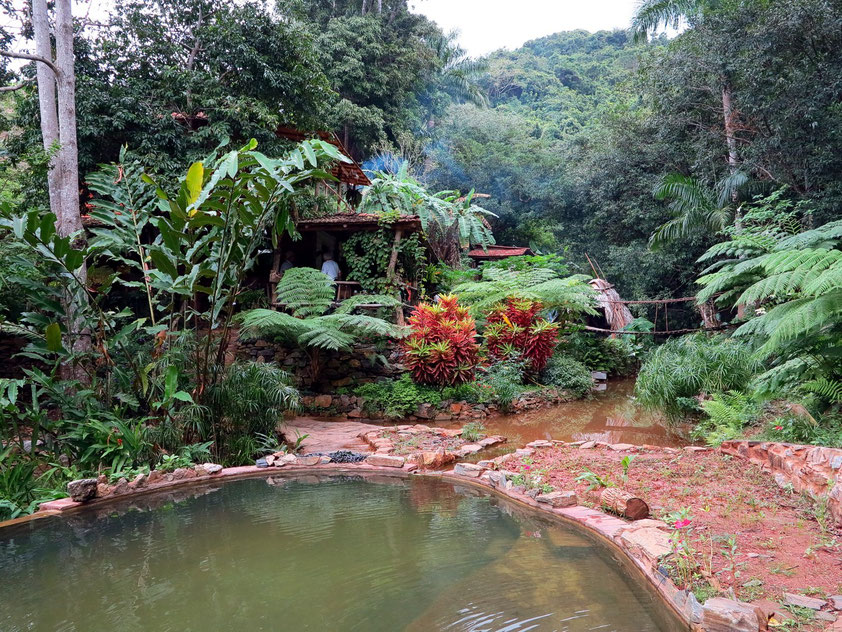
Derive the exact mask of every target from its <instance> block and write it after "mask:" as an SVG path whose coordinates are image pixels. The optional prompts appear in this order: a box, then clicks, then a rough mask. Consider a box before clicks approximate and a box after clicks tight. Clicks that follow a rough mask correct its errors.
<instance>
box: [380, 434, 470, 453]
mask: <svg viewBox="0 0 842 632" xmlns="http://www.w3.org/2000/svg"><path fill="white" fill-rule="evenodd" d="M459 432H460V431H459V430H439V432H434V431H430V432H416V433H413V434H406V433H401V432H399V431H398V430H397V429H393V428H384V429H381V432H380V436H381V437H384V438H386V439H389V440H390V441H392V442H393V443H394V444H395V449H394V452H392V454H398V455H407V454H411V453H413V452H419V451H421V452H437V451H439V450H441V449H444V450H445V451H446V452H453V451H455V450H458V449H459V448H461V447H462V446H464V445H467V444H469V443H470V441H465V440H464V439H463V438H462V437H460V436H459V435H458V433H459Z"/></svg>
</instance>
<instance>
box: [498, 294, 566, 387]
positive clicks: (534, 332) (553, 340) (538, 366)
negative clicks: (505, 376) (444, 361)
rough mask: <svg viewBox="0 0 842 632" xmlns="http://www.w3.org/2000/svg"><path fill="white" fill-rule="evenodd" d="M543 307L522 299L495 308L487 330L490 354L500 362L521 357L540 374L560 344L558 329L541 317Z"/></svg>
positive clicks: (507, 300)
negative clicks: (517, 355)
mask: <svg viewBox="0 0 842 632" xmlns="http://www.w3.org/2000/svg"><path fill="white" fill-rule="evenodd" d="M543 307H544V306H543V305H542V304H541V303H540V302H539V301H533V300H530V299H520V298H507V299H506V300H505V301H504V302H503V303H501V304H500V305H499V306H497V307H495V308H494V309H493V310H492V311H491V313H490V314H489V315H488V318H487V323H488V324H487V325H486V327H485V343H486V345H487V347H488V352H489V353H490V354H491V355H492V356H493V357H495V358H499V359H504V358H508V357H510V356H511V355H512V354H513V353H519V354H520V355H521V357H522V358H523V359H524V360H525V361H526V362H527V368H528V369H529V370H530V371H532V372H535V373H537V372H539V371H541V370H542V369H543V368H544V367H545V366H547V362H548V361H549V359H550V357H552V355H553V351H554V350H555V348H556V345H557V344H558V328H559V326H558V324H557V323H551V322H549V321H548V320H547V319H545V318H542V317H541V316H539V315H538V314H539V313H540V311H541V310H542V309H543Z"/></svg>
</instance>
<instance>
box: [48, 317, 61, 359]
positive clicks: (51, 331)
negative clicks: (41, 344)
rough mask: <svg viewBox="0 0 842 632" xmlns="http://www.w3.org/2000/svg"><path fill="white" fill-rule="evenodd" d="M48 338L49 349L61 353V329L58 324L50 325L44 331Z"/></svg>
mask: <svg viewBox="0 0 842 632" xmlns="http://www.w3.org/2000/svg"><path fill="white" fill-rule="evenodd" d="M44 334H45V336H46V337H47V349H49V350H50V351H56V352H58V351H61V348H62V347H61V327H59V326H58V323H50V324H49V325H47V327H46V329H45V330H44Z"/></svg>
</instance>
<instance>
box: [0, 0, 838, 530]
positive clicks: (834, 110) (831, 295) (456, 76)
mask: <svg viewBox="0 0 842 632" xmlns="http://www.w3.org/2000/svg"><path fill="white" fill-rule="evenodd" d="M3 6H5V5H2V4H0V7H3ZM677 20H678V21H679V22H680V23H681V24H682V25H683V26H682V30H681V31H680V33H679V34H677V35H675V36H674V37H672V38H667V37H666V36H664V35H659V34H658V33H659V30H660V28H661V27H663V26H664V25H667V24H673V23H676V21H677ZM31 27H32V25H31V24H28V23H26V21H25V23H24V24H23V28H22V30H21V32H20V36H21V37H23V38H31V36H32V33H31V32H30V31H31V30H32V28H31ZM630 27H631V28H630V30H628V31H626V30H617V31H612V32H599V33H587V32H584V31H572V32H562V33H557V34H554V35H551V36H548V37H545V38H541V39H539V40H535V41H531V42H527V43H525V44H524V45H523V46H522V47H521V48H519V49H517V50H513V51H498V52H496V53H493V54H491V55H489V56H488V57H486V58H483V59H479V60H477V59H471V58H470V57H469V56H468V55H467V54H466V53H465V51H463V50H462V49H461V48H460V47H459V46H458V44H457V39H456V36H455V35H454V34H449V33H444V32H442V30H441V29H440V28H439V27H438V26H437V25H436V24H435V23H433V22H431V21H430V20H429V19H427V18H426V17H424V16H423V15H420V14H417V13H414V12H413V11H411V10H410V7H409V5H408V3H407V2H406V0H382V1H378V2H377V3H374V2H370V1H368V0H278V2H277V3H276V4H271V3H264V2H258V1H251V0H249V1H245V2H236V3H234V2H227V3H225V2H215V1H211V0H186V1H185V2H178V3H177V2H174V1H173V0H155V1H154V2H143V1H141V0H116V2H114V4H113V7H112V9H111V12H110V15H109V16H108V17H107V19H105V20H103V21H102V22H93V21H91V20H80V21H79V22H78V24H77V33H76V38H75V48H76V80H77V92H76V99H77V109H78V121H77V123H78V136H79V165H80V183H79V184H80V204H82V205H83V206H82V208H83V209H84V211H85V213H86V214H89V215H90V216H91V217H92V218H93V220H95V221H97V222H99V226H98V227H97V228H95V229H92V230H91V235H90V239H89V241H88V243H77V242H76V241H73V240H71V239H70V238H69V236H67V235H59V234H57V232H56V226H55V223H54V220H55V219H56V218H55V216H53V215H51V214H50V213H49V212H48V209H49V208H50V207H49V200H48V196H47V188H46V182H47V178H46V174H47V165H48V163H49V160H50V157H51V151H52V150H50V151H44V150H43V149H42V142H41V133H40V129H39V108H38V99H37V96H38V95H37V91H36V89H35V84H34V82H32V79H33V76H34V66H33V64H28V65H24V66H22V67H20V70H19V71H18V70H17V68H18V67H16V66H11V65H9V63H8V60H5V58H2V59H3V60H5V61H0V74H2V78H3V79H5V80H8V83H12V82H14V81H18V80H20V81H22V84H21V86H20V87H19V88H16V89H15V90H12V91H10V92H4V93H3V95H2V101H0V103H2V106H3V107H2V108H0V121H2V123H1V124H0V125H1V126H2V155H1V156H0V179H1V180H2V184H0V211H2V213H0V215H2V223H1V224H0V328H2V329H3V331H4V332H5V333H12V334H15V335H18V336H24V337H26V338H27V340H28V341H29V347H28V348H27V350H26V352H25V354H26V355H27V357H28V358H29V359H31V360H35V361H37V362H38V364H37V365H36V366H35V367H34V368H30V369H28V373H27V374H26V379H14V380H3V381H2V382H0V415H2V416H1V417H0V419H2V421H3V425H2V427H0V430H2V432H3V443H2V447H0V498H2V499H5V500H3V502H2V503H0V518H2V517H4V516H14V515H18V514H20V513H25V512H27V511H31V510H32V508H33V507H35V506H37V501H38V500H41V499H44V498H48V497H51V496H52V495H55V494H57V493H59V494H60V493H62V492H60V491H58V492H57V491H56V490H60V489H61V488H62V486H63V483H64V482H65V481H66V480H67V479H69V478H73V477H78V476H81V475H87V474H90V473H93V472H102V471H107V473H108V476H109V477H112V478H120V477H131V476H135V475H137V474H139V473H143V472H145V471H148V468H149V467H156V466H164V467H169V466H170V465H172V464H173V463H176V462H178V463H182V462H183V463H188V464H189V463H191V462H199V461H203V460H207V459H210V458H214V459H216V460H218V461H221V462H224V463H232V464H233V463H245V462H250V461H251V459H253V458H254V457H255V456H256V455H260V454H263V453H266V452H267V451H272V450H274V449H277V448H278V447H279V445H278V437H277V436H276V435H275V434H274V431H275V422H276V421H277V419H278V418H279V416H280V415H281V414H282V413H283V412H284V411H286V410H290V409H294V408H295V407H296V406H297V403H298V392H297V390H296V389H295V388H294V387H293V385H292V380H291V378H290V376H288V375H287V374H285V373H284V372H283V371H281V370H280V369H278V368H277V367H274V366H272V365H266V366H257V365H256V364H248V363H234V364H226V362H225V359H226V336H227V335H228V333H229V331H230V330H231V329H232V328H234V326H235V324H236V325H240V324H242V325H244V330H245V333H246V334H259V333H266V332H271V333H272V335H276V336H279V337H281V336H283V337H286V338H287V339H289V340H290V341H292V342H291V344H296V345H298V346H300V347H301V348H302V349H303V350H304V351H305V353H306V354H307V355H308V357H309V359H310V364H311V372H312V374H313V375H314V376H316V375H318V373H319V369H320V366H321V363H322V357H323V356H324V355H325V354H326V353H330V352H331V351H336V350H340V349H347V348H349V347H350V345H351V344H352V343H353V342H354V341H355V340H357V339H358V338H363V337H366V336H374V335H377V336H391V337H394V338H401V337H404V342H403V343H402V345H403V350H404V353H405V355H406V356H407V357H409V358H410V360H411V361H410V363H409V364H410V372H411V374H412V377H413V378H414V382H412V381H411V380H410V378H409V377H407V376H404V377H401V378H399V379H398V380H395V381H394V383H389V384H382V385H380V386H379V387H368V391H369V392H367V393H366V394H365V396H366V397H369V398H371V399H374V398H375V395H376V396H377V397H379V398H380V399H381V400H383V401H384V402H387V404H386V408H387V409H388V410H390V411H391V412H393V413H395V415H400V414H406V412H407V411H410V410H411V408H412V406H413V405H415V404H417V403H418V402H420V401H423V400H425V399H434V398H441V399H449V398H451V397H452V398H462V399H466V400H468V401H494V402H496V403H497V404H498V405H499V406H500V408H505V407H506V406H507V405H509V404H510V403H511V401H512V399H513V398H514V397H516V396H517V394H518V393H519V392H520V390H521V389H524V388H531V387H533V386H534V385H535V384H536V383H537V382H542V383H543V384H549V385H554V386H557V387H558V388H561V389H565V390H568V391H570V392H572V393H576V394H581V395H584V394H586V393H587V392H588V391H589V387H590V377H589V372H590V371H591V370H601V371H607V372H609V373H612V374H628V373H632V372H634V371H635V370H636V369H637V368H638V366H639V365H640V361H641V359H642V358H644V359H645V361H644V362H643V366H642V369H641V374H640V378H639V382H638V395H639V397H640V399H641V401H642V402H644V403H645V404H647V405H650V406H653V407H657V408H659V409H661V410H664V411H666V412H667V414H668V415H669V417H670V418H671V419H673V420H676V421H678V420H687V419H692V420H696V421H698V422H699V423H698V424H697V434H698V435H699V436H700V437H704V438H706V439H707V440H708V441H710V442H711V443H717V442H719V441H721V440H724V439H727V438H729V437H733V436H740V435H741V433H744V432H746V431H749V432H758V433H763V435H764V436H767V437H770V438H775V439H786V440H793V441H795V440H797V441H818V442H823V443H831V444H842V437H840V433H839V428H840V427H842V421H840V419H842V417H840V406H842V370H840V368H839V367H840V363H839V350H840V349H842V318H840V316H842V296H840V288H841V287H842V277H840V270H842V259H840V254H839V253H840V252H842V248H841V247H840V239H842V228H840V225H839V218H840V210H839V209H840V208H842V206H840V204H842V179H840V173H842V155H841V154H840V152H839V151H838V148H839V146H840V141H842V81H840V77H842V56H840V55H839V50H840V49H842V5H840V4H839V3H838V2H831V1H830V0H775V1H773V2H768V1H764V0H722V1H717V2H713V1H710V0H697V1H696V2H673V1H671V0H667V1H665V2H660V1H659V2H655V1H648V2H644V3H642V4H641V6H640V8H639V11H638V14H637V17H636V18H635V22H634V24H633V25H630ZM13 38H14V36H13V34H12V33H11V32H7V31H5V30H2V29H0V42H2V43H3V44H7V43H9V42H10V41H11V40H12V39H13ZM280 127H297V128H300V129H303V130H331V131H334V132H335V133H336V134H337V136H338V138H339V139H340V140H341V141H342V142H343V144H344V145H345V146H346V147H347V149H348V152H349V153H350V154H351V157H352V158H354V159H356V160H357V161H359V162H360V163H362V164H363V165H364V167H365V168H366V169H367V170H368V171H369V174H370V176H371V178H372V181H373V186H371V187H369V188H368V190H367V191H365V192H363V193H362V194H361V197H360V198H359V199H356V200H355V202H356V203H358V205H359V208H360V209H361V210H363V211H365V212H371V213H375V214H378V215H380V216H381V219H382V226H381V228H382V229H383V232H381V233H373V234H372V236H370V237H366V238H365V239H363V238H357V241H356V242H355V241H349V243H348V244H346V245H345V248H346V252H345V253H344V255H343V256H345V258H346V259H348V260H349V261H350V263H351V269H350V270H349V271H348V273H349V274H348V278H353V279H354V280H357V279H359V280H360V281H361V282H363V283H364V285H365V286H366V288H367V289H369V290H370V291H374V292H378V293H384V294H388V296H383V297H379V298H381V299H382V302H383V305H386V306H388V307H389V308H393V307H394V302H395V301H397V300H398V299H397V294H398V293H399V291H398V290H397V284H396V283H395V278H394V269H395V268H394V267H392V268H390V263H391V252H389V255H390V256H388V257H387V256H385V253H386V248H387V247H388V236H389V235H390V234H391V233H390V231H389V229H388V227H389V222H390V221H393V220H394V219H395V218H396V217H397V216H399V215H402V214H403V215H406V214H410V213H411V214H417V215H418V216H419V218H420V221H421V224H422V228H423V242H424V247H425V248H426V250H425V251H424V252H422V247H421V245H420V243H419V242H415V241H411V240H409V239H407V240H406V241H405V243H404V245H403V246H401V249H400V252H397V253H396V257H397V254H399V255H400V258H399V260H398V261H397V266H398V267H397V269H398V270H400V271H406V270H409V269H413V270H415V271H421V270H423V274H422V276H423V280H422V281H423V283H422V285H423V288H422V293H423V298H425V299H428V302H427V303H426V304H425V306H424V307H423V308H422V309H421V310H419V312H418V313H417V314H416V318H415V319H414V320H413V321H411V322H410V327H409V330H410V331H409V332H407V331H403V330H401V331H398V329H397V328H396V327H395V325H393V324H392V323H391V322H387V320H386V319H385V318H380V315H378V317H376V318H375V317H373V316H372V317H369V316H365V315H362V314H359V313H355V311H354V310H355V309H356V308H357V307H358V306H357V305H356V304H355V303H354V302H353V301H352V302H351V303H349V304H348V305H346V307H345V309H344V310H343V309H340V310H336V311H332V310H333V306H332V297H333V295H334V294H333V292H334V289H335V288H334V284H333V283H332V282H330V283H328V282H327V281H325V280H324V279H321V278H320V281H321V283H315V282H313V279H312V278H308V277H307V276H306V274H310V273H302V274H300V275H299V274H298V273H296V274H292V275H290V276H289V277H288V278H286V279H285V282H284V281H283V280H282V282H281V283H282V284H283V285H280V286H277V291H278V292H279V293H280V295H281V296H282V297H285V300H286V302H287V303H288V304H290V305H295V306H296V307H295V308H294V309H293V310H292V311H293V312H294V313H289V314H288V313H284V312H281V311H274V310H264V309H255V310H251V311H248V312H246V313H245V314H243V313H242V310H241V308H243V307H246V306H251V305H247V301H245V300H243V297H244V296H245V293H246V292H247V291H249V289H248V288H246V287H245V285H244V283H245V281H244V279H245V278H246V276H247V273H248V272H249V271H250V270H252V269H254V268H255V267H256V266H257V265H258V257H259V255H260V253H261V252H263V253H265V252H268V250H266V248H267V246H268V245H269V244H270V243H271V244H276V243H277V242H278V240H279V239H280V238H281V237H282V236H283V235H288V236H293V237H294V236H296V228H295V223H296V217H297V216H296V209H297V206H296V204H297V202H296V200H297V201H298V203H300V204H301V205H302V206H303V202H302V200H310V201H312V200H314V199H316V198H317V197H318V194H317V193H316V191H317V188H316V185H315V184H314V183H316V182H324V181H325V180H326V179H328V180H329V176H328V175H327V173H326V172H325V171H324V169H325V167H327V166H329V165H332V164H333V163H335V162H336V161H338V160H343V159H344V158H343V157H341V156H339V155H338V153H337V150H336V148H335V147H334V145H332V144H329V143H323V142H321V141H319V140H313V141H305V142H304V143H303V144H299V145H293V144H292V143H291V142H289V141H286V140H283V139H282V138H281V137H279V136H278V135H277V134H276V131H277V130H278V128H280ZM223 148H224V149H223ZM232 148H240V149H232ZM223 152H226V153H223ZM103 165H106V166H103ZM463 192H469V193H467V194H466V195H463ZM126 209H128V210H129V211H130V212H126ZM377 239H379V240H380V241H376V240H377ZM495 241H496V243H498V244H518V245H528V246H530V247H531V248H532V250H533V251H534V252H535V253H536V256H535V257H527V258H524V259H521V260H519V261H517V262H509V263H506V264H504V265H497V264H486V265H484V266H482V267H481V268H480V270H478V271H473V270H472V271H467V270H466V259H465V251H466V250H467V249H468V248H469V247H470V246H472V245H473V246H476V245H481V246H487V245H489V244H493V243H494V242H495ZM375 247H376V248H379V251H378V252H377V253H376V256H375V254H373V253H372V249H373V248H375ZM425 257H426V260H425ZM82 262H86V263H87V265H88V267H89V272H90V277H89V278H90V279H91V281H92V283H91V284H88V283H85V282H81V281H80V279H79V278H77V277H76V274H75V271H76V270H77V269H78V268H79V266H80V265H81V263H82ZM115 263H116V264H118V265H117V266H116V267H117V268H119V269H116V270H115V269H114V265H113V264H115ZM390 269H391V270H392V271H391V272H387V271H388V270H390ZM312 274H319V273H317V272H315V271H312ZM595 275H596V276H601V277H603V278H606V279H608V280H609V281H611V282H612V283H613V284H615V286H616V288H617V290H618V291H619V293H620V295H621V296H622V297H624V298H630V299H644V298H669V297H683V296H696V295H698V298H699V301H698V303H699V304H700V305H701V306H702V307H703V308H704V309H706V310H707V313H708V315H710V317H711V319H712V322H713V324H714V329H717V330H719V329H722V330H727V331H724V333H721V334H718V335H717V336H711V335H708V334H705V335H698V336H691V337H685V338H680V339H673V340H670V341H669V342H667V343H666V344H664V345H661V346H657V345H654V344H653V339H654V340H657V341H658V342H659V343H660V342H662V339H661V338H660V337H658V338H655V337H654V336H653V337H652V338H643V337H641V338H633V337H631V336H621V337H620V338H617V339H606V338H598V337H595V336H593V335H590V334H588V333H585V332H583V331H581V328H580V325H581V324H582V323H583V322H584V320H585V319H586V318H587V317H589V316H590V317H595V316H597V315H598V310H597V305H596V304H595V303H594V300H593V299H594V297H593V293H592V292H591V290H590V289H589V287H588V285H587V284H586V283H585V282H586V281H587V280H588V279H589V278H591V277H592V276H595ZM325 279H326V277H325ZM199 294H202V295H203V296H202V300H198V299H197V297H198V295H199ZM451 294H454V295H455V296H451ZM436 296H439V297H442V296H444V297H445V302H444V304H442V303H441V302H437V301H436V300H434V299H435V297H436ZM390 301H391V302H390ZM632 309H633V311H634V316H636V317H639V318H638V319H637V320H635V321H634V323H633V324H632V325H630V326H629V327H634V328H639V329H637V331H641V330H644V331H645V330H648V329H651V328H652V327H653V326H654V327H656V328H657V329H658V330H661V331H662V330H663V329H664V328H665V327H666V326H667V325H668V324H669V326H670V327H671V328H673V329H675V328H682V327H684V328H690V329H692V328H696V327H699V326H700V324H701V321H702V318H701V314H700V311H699V306H698V305H695V304H694V303H693V302H692V301H691V302H686V303H676V304H672V305H671V306H670V307H669V309H663V308H661V307H655V306H652V305H646V304H639V305H633V306H632ZM447 310H450V312H452V313H453V314H458V318H453V317H452V314H450V313H449V312H448V313H445V312H446V311H447ZM381 315H382V314H381ZM645 319H648V320H645ZM513 320H514V321H517V322H515V323H514V324H512V322H513ZM422 321H423V323H422ZM650 321H651V322H650ZM653 323H654V325H653ZM504 324H505V326H504ZM708 324H710V323H708ZM208 325H209V326H210V328H215V329H216V330H217V331H219V332H220V337H218V338H217V337H215V336H212V335H207V332H208ZM413 327H414V329H413ZM506 327H509V328H510V329H511V331H509V330H508V329H506ZM516 328H517V329H516ZM70 334H78V335H80V336H83V337H89V338H90V339H91V343H90V346H89V347H88V348H87V349H83V350H81V351H80V350H79V349H78V348H77V346H78V344H77V343H78V341H74V340H71V339H70V338H69V335H70ZM475 334H478V335H479V337H480V338H482V337H485V338H486V341H485V342H486V344H484V345H483V346H481V345H480V344H479V342H480V341H477V340H475V338H476V336H475ZM488 340H491V343H492V344H491V346H489V344H488ZM644 340H645V342H644ZM653 348H654V350H652V349H653ZM457 352H458V353H457ZM488 357H492V358H494V359H495V360H497V362H494V363H492V366H488V363H487V362H486V359H487V358H488ZM434 392H435V393H437V394H435V395H431V393H434ZM242 393H248V402H249V404H248V405H247V406H243V405H242V401H240V397H239V396H240V395H241V394H242ZM25 436H28V437H29V439H26V440H25V439H24V437H25ZM25 441H29V442H30V443H29V444H28V445H27V444H25ZM39 442H40V443H39ZM33 446H35V447H36V448H37V447H38V446H41V448H40V452H39V451H38V450H34V449H33ZM36 453H37V455H36ZM36 456H37V459H41V460H40V461H38V460H37V459H36ZM179 459H180V460H179ZM3 503H5V504H3Z"/></svg>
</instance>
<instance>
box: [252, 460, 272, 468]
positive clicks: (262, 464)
mask: <svg viewBox="0 0 842 632" xmlns="http://www.w3.org/2000/svg"><path fill="white" fill-rule="evenodd" d="M254 465H255V466H256V467H260V468H264V467H269V463H267V462H266V459H257V460H256V461H255V462H254Z"/></svg>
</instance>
